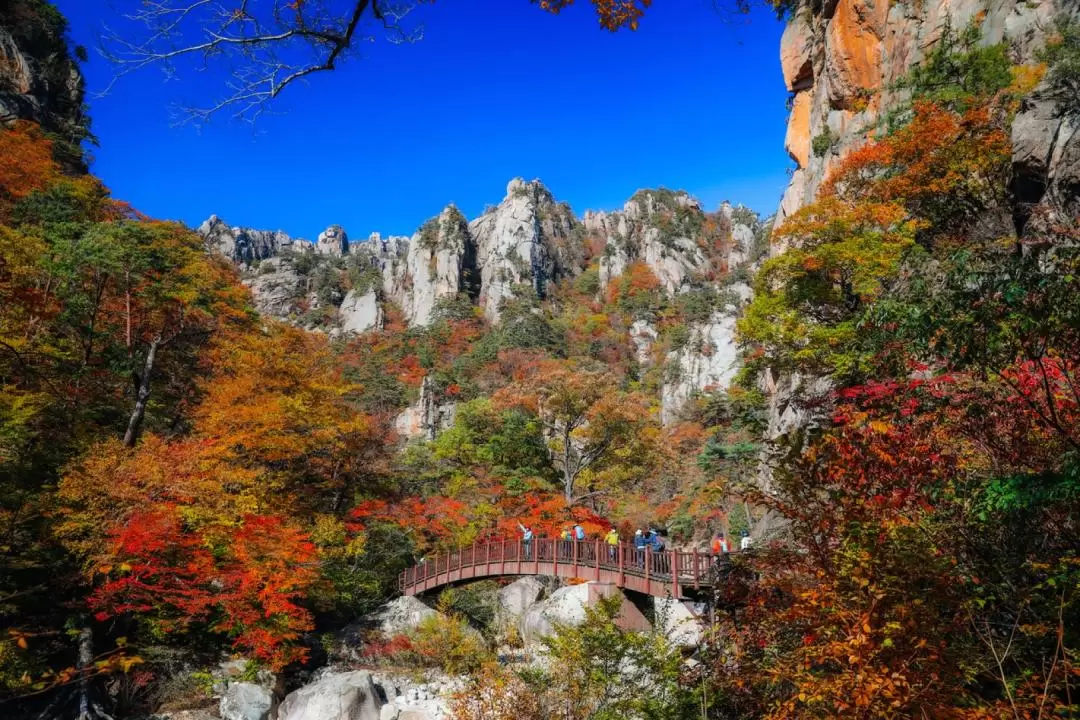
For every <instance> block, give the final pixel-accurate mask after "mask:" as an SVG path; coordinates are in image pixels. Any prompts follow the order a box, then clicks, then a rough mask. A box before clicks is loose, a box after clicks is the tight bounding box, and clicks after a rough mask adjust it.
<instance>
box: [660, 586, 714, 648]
mask: <svg viewBox="0 0 1080 720" xmlns="http://www.w3.org/2000/svg"><path fill="white" fill-rule="evenodd" d="M653 609H654V611H655V612H654V616H655V618H656V623H657V629H659V630H660V631H661V632H663V633H664V635H666V636H667V638H668V639H669V640H671V642H673V643H674V644H676V645H679V646H681V647H685V648H696V647H698V646H699V645H700V644H701V641H702V639H703V638H704V636H705V625H704V623H703V622H702V620H701V617H700V616H699V614H698V612H697V609H696V608H694V607H693V606H692V605H691V603H688V602H686V601H682V600H676V599H673V598H670V597H668V598H653ZM702 610H703V609H702Z"/></svg>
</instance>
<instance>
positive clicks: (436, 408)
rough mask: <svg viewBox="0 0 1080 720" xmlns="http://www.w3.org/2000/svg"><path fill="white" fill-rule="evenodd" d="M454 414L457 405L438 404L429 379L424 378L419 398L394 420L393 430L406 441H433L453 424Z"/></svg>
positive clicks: (448, 403)
mask: <svg viewBox="0 0 1080 720" xmlns="http://www.w3.org/2000/svg"><path fill="white" fill-rule="evenodd" d="M456 413H457V404H456V403H452V402H439V401H438V399H437V398H436V397H435V390H434V388H433V387H432V383H431V378H430V377H425V378H424V381H423V382H422V383H421V385H420V398H419V399H418V400H417V401H416V402H415V403H413V404H412V405H410V406H409V407H407V408H405V409H404V410H402V411H401V412H400V413H399V414H398V416H397V417H396V418H394V429H395V430H396V431H397V433H398V435H400V436H401V437H403V438H405V439H406V440H412V439H414V438H423V439H424V440H434V439H435V436H436V435H437V434H438V433H439V432H440V431H442V430H445V429H447V428H448V427H450V426H451V425H453V424H454V417H455V415H456Z"/></svg>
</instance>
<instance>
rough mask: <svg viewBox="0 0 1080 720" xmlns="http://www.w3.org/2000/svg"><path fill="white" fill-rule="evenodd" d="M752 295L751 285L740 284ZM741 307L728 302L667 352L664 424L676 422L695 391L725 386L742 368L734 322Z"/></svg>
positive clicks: (663, 394)
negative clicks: (687, 337) (678, 345)
mask: <svg viewBox="0 0 1080 720" xmlns="http://www.w3.org/2000/svg"><path fill="white" fill-rule="evenodd" d="M739 287H740V289H742V290H743V291H744V292H745V295H746V296H749V293H750V288H749V287H747V286H746V285H741V286H739ZM738 312H739V308H738V306H736V305H727V306H725V307H724V308H723V309H722V310H718V311H716V312H714V313H713V315H712V317H711V318H710V319H709V322H707V323H705V324H703V325H696V326H693V327H691V329H690V330H689V333H688V334H689V339H688V340H687V341H686V344H685V345H683V347H681V348H680V349H678V350H676V351H674V352H671V353H669V354H668V358H667V368H668V372H669V375H668V379H667V380H666V381H665V382H664V385H663V387H662V388H661V398H660V399H661V405H660V417H661V421H662V422H663V423H664V424H665V425H669V424H671V423H672V422H674V421H676V420H677V419H678V417H679V412H680V411H681V410H682V408H683V406H684V405H685V404H686V403H687V401H689V400H690V399H691V398H692V397H693V396H694V395H695V394H696V393H699V392H713V391H716V390H723V389H726V388H727V387H728V386H729V385H730V384H731V381H732V380H734V378H735V374H736V373H737V372H738V370H739V346H738V343H737V342H736V339H735V321H736V320H737V319H738Z"/></svg>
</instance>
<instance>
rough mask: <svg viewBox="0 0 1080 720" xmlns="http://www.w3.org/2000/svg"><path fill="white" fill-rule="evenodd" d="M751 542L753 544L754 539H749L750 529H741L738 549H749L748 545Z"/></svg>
mask: <svg viewBox="0 0 1080 720" xmlns="http://www.w3.org/2000/svg"><path fill="white" fill-rule="evenodd" d="M753 544H754V541H753V540H751V539H750V531H749V530H743V531H742V539H741V540H739V549H740V550H749V549H750V546H751V545H753Z"/></svg>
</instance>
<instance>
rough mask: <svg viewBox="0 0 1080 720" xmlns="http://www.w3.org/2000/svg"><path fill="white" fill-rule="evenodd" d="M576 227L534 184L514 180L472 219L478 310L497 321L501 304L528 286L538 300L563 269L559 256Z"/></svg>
mask: <svg viewBox="0 0 1080 720" xmlns="http://www.w3.org/2000/svg"><path fill="white" fill-rule="evenodd" d="M576 224H577V221H576V219H575V218H574V215H573V213H572V212H571V210H570V208H569V206H567V205H565V204H560V203H557V202H555V198H554V197H553V196H552V194H551V192H550V191H549V190H548V189H547V188H546V187H544V186H543V184H541V183H540V181H538V180H533V181H532V182H525V181H524V180H522V179H521V178H515V179H513V180H511V181H510V183H509V185H507V186H506V197H505V198H504V199H503V201H502V202H501V203H499V205H498V206H497V207H495V208H492V209H490V210H488V211H487V212H485V213H484V214H483V215H481V216H480V217H479V218H477V219H476V220H473V221H472V222H471V223H469V232H470V234H471V235H472V237H473V238H474V240H475V242H476V252H477V257H476V264H477V266H478V268H479V273H480V286H479V290H480V305H481V307H483V309H484V315H485V316H486V317H487V318H488V319H490V320H493V321H494V320H498V319H499V309H500V306H501V305H502V303H503V301H505V300H507V299H509V298H511V297H513V296H514V295H516V294H517V293H518V290H517V288H518V287H519V286H531V288H532V290H533V292H535V293H536V296H537V297H541V298H542V297H544V295H545V294H546V292H547V286H548V284H549V283H551V282H554V281H555V280H557V279H558V278H559V276H560V275H562V274H564V273H565V272H566V270H567V268H566V264H565V259H566V258H565V254H564V251H565V250H566V249H567V244H568V241H569V238H570V235H571V233H572V232H573V230H574V226H575V225H576Z"/></svg>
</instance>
